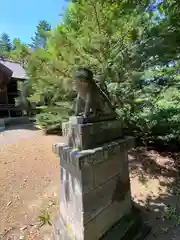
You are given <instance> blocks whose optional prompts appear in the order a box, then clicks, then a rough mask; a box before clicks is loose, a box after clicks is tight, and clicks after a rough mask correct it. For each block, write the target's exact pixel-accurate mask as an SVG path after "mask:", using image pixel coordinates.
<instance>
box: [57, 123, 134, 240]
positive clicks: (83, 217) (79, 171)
mask: <svg viewBox="0 0 180 240" xmlns="http://www.w3.org/2000/svg"><path fill="white" fill-rule="evenodd" d="M63 134H64V135H65V136H68V138H69V143H68V145H67V144H64V143H57V144H54V145H53V152H55V153H56V154H58V155H59V157H60V174H61V187H60V212H59V214H58V216H57V220H56V221H55V223H54V225H53V227H54V233H55V236H56V239H57V240H63V239H64V240H68V239H72V240H96V239H112V233H108V232H109V230H110V229H111V228H112V227H113V226H114V225H115V224H116V223H118V222H119V221H120V220H121V219H123V218H124V216H130V215H131V214H132V202H131V192H130V180H129V171H128V150H129V149H131V148H132V147H133V138H132V137H123V136H122V131H121V127H120V123H119V121H118V120H114V121H109V122H103V121H101V122H96V123H92V124H89V123H88V124H83V123H82V122H81V119H80V118H79V119H77V118H70V121H69V122H68V123H65V124H63ZM128 225H129V223H127V226H128ZM127 226H126V228H127ZM110 232H111V231H110ZM122 233H123V234H122ZM109 234H110V235H109ZM113 234H114V230H113ZM121 234H122V236H123V237H124V234H125V233H124V230H123V231H121ZM113 239H121V238H119V236H117V238H113Z"/></svg>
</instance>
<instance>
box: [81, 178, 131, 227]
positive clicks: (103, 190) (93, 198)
mask: <svg viewBox="0 0 180 240" xmlns="http://www.w3.org/2000/svg"><path fill="white" fill-rule="evenodd" d="M120 180H121V176H120V175H118V176H116V177H114V178H112V179H110V180H108V181H106V182H105V183H104V184H101V185H99V186H98V187H97V188H95V189H93V190H92V191H90V192H88V193H86V194H84V195H83V207H84V223H85V224H86V223H87V222H89V221H90V220H92V219H94V218H96V216H97V215H99V214H100V212H102V211H103V210H104V209H106V208H107V207H108V206H110V205H111V204H112V203H114V202H119V203H120V204H121V202H122V201H124V199H125V197H126V195H127V193H128V192H129V191H130V183H129V181H127V182H126V183H125V182H124V183H123V184H122V186H120V184H119V181H120ZM92 203H93V204H92Z"/></svg>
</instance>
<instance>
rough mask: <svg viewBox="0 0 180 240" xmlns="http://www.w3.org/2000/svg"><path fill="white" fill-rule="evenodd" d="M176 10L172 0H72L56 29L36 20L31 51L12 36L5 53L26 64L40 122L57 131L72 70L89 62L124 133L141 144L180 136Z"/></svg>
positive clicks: (69, 96)
mask: <svg viewBox="0 0 180 240" xmlns="http://www.w3.org/2000/svg"><path fill="white" fill-rule="evenodd" d="M179 11H180V10H179V7H178V3H177V2H175V1H170V0H167V1H154V0H142V1H139V2H136V3H135V2H132V1H127V0H124V1H111V0H107V1H102V0H98V1H96V0H90V1H87V0H79V1H71V2H70V3H69V5H68V7H67V9H66V11H65V13H64V16H63V21H62V23H60V24H58V25H57V27H56V28H55V29H53V30H51V27H50V26H49V24H48V23H47V22H46V21H41V22H40V23H39V25H38V26H37V31H36V33H35V37H34V38H32V47H33V50H32V49H30V48H29V47H28V46H27V45H25V44H22V43H21V41H20V40H17V39H16V40H14V42H13V49H12V50H11V51H10V54H9V56H10V57H11V58H13V59H18V60H19V61H21V62H22V63H23V64H24V65H25V67H27V72H28V75H29V78H30V80H29V85H28V87H27V89H28V91H27V92H28V94H27V96H28V100H29V101H30V102H31V104H32V105H33V106H35V107H36V108H37V109H38V111H39V112H40V113H39V114H38V115H37V122H38V123H39V124H40V125H41V126H42V127H43V128H45V129H54V128H58V129H59V128H60V126H61V122H62V121H64V120H66V119H67V118H68V116H69V115H70V114H72V106H73V98H74V92H73V83H72V79H71V75H72V71H73V70H74V68H76V67H77V66H89V67H90V68H91V69H92V70H93V71H94V73H95V80H96V81H97V83H98V84H100V86H102V87H103V86H105V85H107V88H108V90H109V92H110V96H111V99H112V100H113V101H114V104H116V105H117V111H118V113H119V115H120V118H121V120H122V121H123V123H124V128H125V131H126V132H127V134H130V135H135V136H136V137H137V138H139V139H140V140H141V141H142V142H144V143H152V142H154V143H156V142H159V141H161V142H163V143H165V144H168V143H170V142H171V141H180V139H179V135H180V134H179V133H180V132H179V127H178V126H179V125H180V120H179V119H180V104H179V100H180V94H179V88H180V84H179V79H180V74H179V67H180V62H179V56H180V48H179V46H180V44H179V43H180V30H179V29H180V28H179V25H180V24H179V13H180V12H179ZM50 30H51V31H50ZM0 46H1V45H0Z"/></svg>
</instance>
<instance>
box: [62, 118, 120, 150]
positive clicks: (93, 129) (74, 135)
mask: <svg viewBox="0 0 180 240" xmlns="http://www.w3.org/2000/svg"><path fill="white" fill-rule="evenodd" d="M80 123H81V124H80ZM62 132H63V135H64V136H68V138H69V145H70V146H71V147H73V148H77V149H80V150H84V149H91V148H95V147H97V146H98V145H101V144H104V143H106V142H108V141H112V140H115V139H118V138H121V137H122V130H121V122H120V121H119V120H116V119H114V120H109V121H102V122H95V123H86V124H84V123H82V119H81V118H78V117H72V118H70V121H69V122H67V123H64V124H63V125H62Z"/></svg>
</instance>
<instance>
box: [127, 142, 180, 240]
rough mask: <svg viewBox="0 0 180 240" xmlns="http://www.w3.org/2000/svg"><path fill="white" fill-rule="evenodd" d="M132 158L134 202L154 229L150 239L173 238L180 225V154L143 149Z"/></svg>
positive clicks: (136, 151) (137, 150)
mask: <svg viewBox="0 0 180 240" xmlns="http://www.w3.org/2000/svg"><path fill="white" fill-rule="evenodd" d="M129 159H130V160H129V165H130V175H131V189H132V197H133V200H134V201H135V204H136V206H137V207H138V208H140V210H141V211H142V215H143V218H144V220H145V221H146V222H147V223H148V224H149V225H150V226H152V232H151V234H150V235H149V236H148V237H147V239H148V240H152V239H159V240H160V239H164V240H165V239H168V240H170V239H174V238H172V236H173V232H174V234H175V232H177V229H178V225H179V224H180V184H179V170H180V153H170V152H165V151H164V152H157V151H155V150H152V149H151V150H149V149H147V148H142V147H141V148H137V149H135V150H133V151H131V152H130V154H129ZM173 229H174V230H173ZM179 232H180V228H179ZM176 234H177V233H176ZM179 234H180V233H179ZM175 239H176V238H175Z"/></svg>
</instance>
